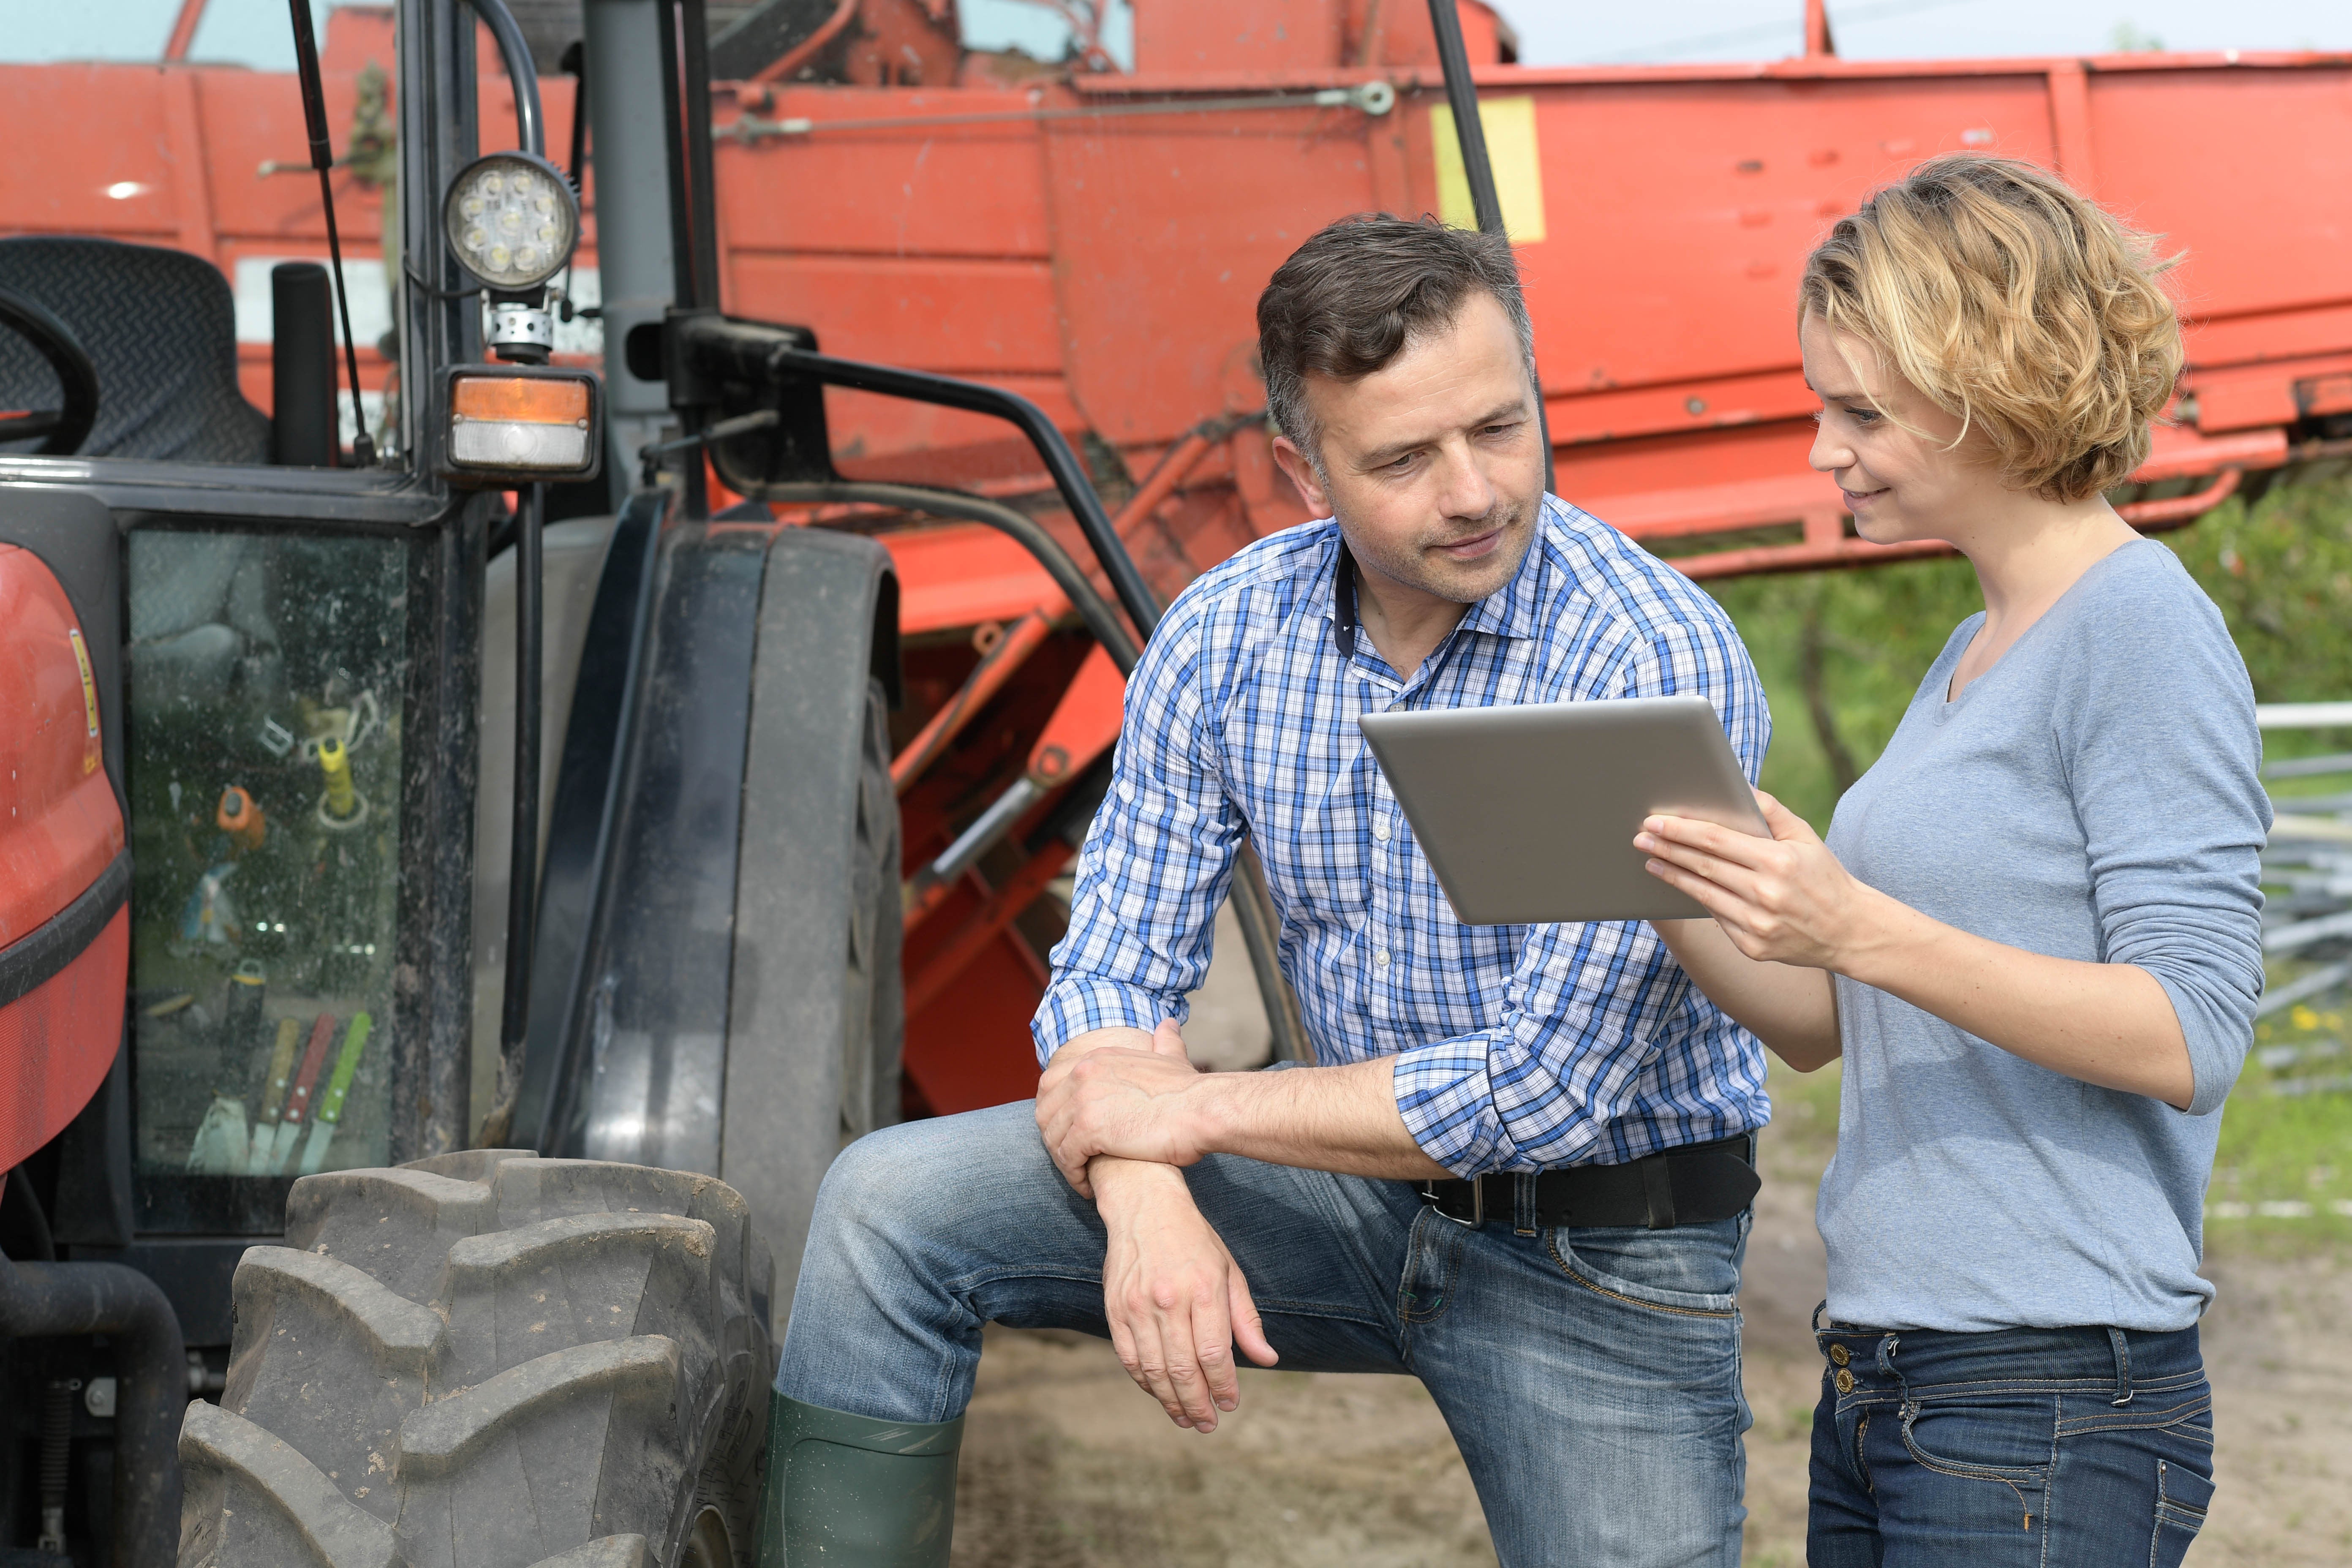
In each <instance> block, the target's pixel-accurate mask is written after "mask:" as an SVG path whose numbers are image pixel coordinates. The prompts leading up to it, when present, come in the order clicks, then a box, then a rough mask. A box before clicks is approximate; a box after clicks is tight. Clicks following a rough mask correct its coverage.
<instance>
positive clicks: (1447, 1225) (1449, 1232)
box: [1397, 1209, 1470, 1323]
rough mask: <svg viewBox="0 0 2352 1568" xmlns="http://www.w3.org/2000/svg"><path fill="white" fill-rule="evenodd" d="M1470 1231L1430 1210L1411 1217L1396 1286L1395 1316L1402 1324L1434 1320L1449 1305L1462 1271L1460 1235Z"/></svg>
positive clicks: (1442, 1313) (1452, 1299)
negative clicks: (1409, 1242)
mask: <svg viewBox="0 0 2352 1568" xmlns="http://www.w3.org/2000/svg"><path fill="white" fill-rule="evenodd" d="M1469 1234H1470V1233H1469V1232H1468V1231H1466V1230H1465V1229H1463V1228H1462V1226H1459V1225H1456V1224H1455V1223H1454V1221H1452V1220H1450V1219H1447V1218H1446V1217H1445V1216H1444V1215H1441V1214H1439V1213H1437V1212H1436V1211H1435V1210H1433V1209H1423V1210H1422V1211H1421V1213H1420V1214H1419V1215H1415V1216H1414V1219H1413V1226H1412V1247H1411V1251H1410V1252H1409V1254H1408V1255H1407V1256H1406V1258H1405V1264H1404V1279H1403V1282H1402V1284H1400V1285H1399V1286H1398V1287H1397V1317H1398V1318H1399V1319H1400V1320H1402V1321H1404V1322H1406V1323H1428V1322H1434V1321H1436V1320H1437V1319H1438V1318H1439V1317H1441V1316H1443V1315H1444V1311H1445V1309H1446V1308H1447V1307H1449V1306H1451V1305H1452V1304H1453V1301H1454V1281H1455V1279H1456V1278H1457V1277H1458V1276H1459V1275H1460V1274H1461V1272H1462V1238H1463V1237H1465V1236H1467V1235H1469Z"/></svg>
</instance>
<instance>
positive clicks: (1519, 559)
mask: <svg viewBox="0 0 2352 1568" xmlns="http://www.w3.org/2000/svg"><path fill="white" fill-rule="evenodd" d="M1533 510H1534V507H1533V505H1532V503H1517V504H1514V505H1512V506H1511V507H1510V508H1509V510H1507V511H1506V510H1503V509H1500V508H1498V509H1497V511H1499V512H1501V515H1502V521H1501V523H1500V527H1501V529H1502V532H1503V537H1502V540H1501V541H1500V542H1499V544H1498V547H1497V548H1498V550H1499V551H1500V552H1507V556H1508V561H1509V566H1508V569H1507V570H1505V569H1503V566H1502V562H1501V559H1500V558H1499V557H1498V556H1489V557H1487V558H1486V560H1484V561H1480V562H1478V563H1475V564H1476V565H1477V566H1479V567H1482V568H1485V569H1486V570H1488V571H1491V572H1493V573H1494V574H1495V575H1494V577H1493V579H1492V581H1490V582H1486V585H1485V586H1484V587H1482V588H1480V589H1478V591H1477V592H1475V593H1473V594H1470V595H1467V596H1466V597H1465V595H1464V592H1463V588H1462V580H1461V579H1460V578H1458V577H1450V576H1441V575H1438V574H1435V573H1433V572H1432V571H1431V570H1430V566H1429V556H1428V555H1427V553H1426V552H1427V551H1428V550H1429V549H1430V548H1432V547H1433V546H1434V545H1439V544H1444V543H1450V542H1454V541H1457V540H1461V539H1475V538H1476V537H1477V536H1478V535H1479V534H1481V533H1484V532H1486V531H1487V530H1488V528H1489V527H1491V526H1494V521H1493V520H1494V517H1495V515H1496V514H1494V513H1489V514H1488V516H1487V517H1486V518H1482V519H1480V520H1479V521H1480V524H1481V526H1479V527H1477V528H1473V529H1469V530H1465V531H1462V532H1459V533H1454V534H1449V535H1447V536H1445V537H1444V538H1441V539H1435V540H1424V541H1422V542H1419V543H1418V544H1416V545H1414V546H1412V547H1411V548H1408V549H1406V550H1404V551H1401V552H1396V553H1394V554H1391V553H1390V552H1388V551H1385V550H1366V549H1365V548H1363V547H1362V546H1360V545H1359V544H1358V543H1357V542H1355V541H1354V540H1349V542H1348V547H1349V550H1350V551H1352V552H1354V553H1355V555H1356V557H1357V561H1358V563H1359V564H1360V565H1363V566H1366V567H1369V568H1370V569H1372V570H1373V571H1376V572H1378V573H1380V574H1381V575H1382V576H1384V577H1388V578H1391V579H1393V580H1394V581H1396V582H1399V583H1402V584H1404V585H1405V586H1407V587H1409V588H1416V589H1419V590H1420V591H1421V592H1422V593H1424V594H1428V595H1432V596H1433V597H1436V598H1440V599H1450V600H1452V601H1453V602H1454V603H1455V604H1457V605H1475V604H1476V603H1477V602H1478V601H1479V600H1481V599H1484V598H1486V596H1487V595H1491V594H1493V593H1495V592H1496V590H1497V589H1499V588H1501V587H1502V586H1503V584H1506V583H1508V582H1509V581H1510V580H1511V579H1512V578H1513V577H1515V576H1517V574H1518V570H1519V567H1520V566H1521V565H1522V564H1524V563H1526V561H1527V552H1528V548H1529V547H1530V546H1531V545H1532V544H1533V543H1534V542H1535V533H1534V531H1533V530H1532V529H1529V528H1528V527H1526V523H1527V521H1528V517H1529V516H1530V515H1531V514H1532V512H1533Z"/></svg>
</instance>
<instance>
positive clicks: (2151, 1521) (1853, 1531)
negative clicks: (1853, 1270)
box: [1805, 1310, 2213, 1568]
mask: <svg viewBox="0 0 2352 1568" xmlns="http://www.w3.org/2000/svg"><path fill="white" fill-rule="evenodd" d="M1814 1329H1815V1335H1816V1337H1817V1338H1818V1339H1819V1341H1820V1342H1821V1348H1822V1358H1823V1362H1824V1370H1823V1372H1822V1402H1821V1404H1820V1405H1818V1406H1817V1407H1816V1408H1815V1409H1814V1412H1813V1460H1812V1508H1811V1522H1810V1525H1809V1527H1808V1530H1807V1531H1806V1548H1805V1551H1806V1561H1807V1562H1808V1563H1811V1564H1812V1565H1813V1568H1864V1565H1865V1564H1866V1565H1868V1568H1945V1565H1946V1564H1950V1565H1951V1568H1959V1565H1960V1564H1964V1563H1965V1564H1969V1568H2001V1565H2002V1564H2011V1563H2014V1564H2020V1565H2023V1564H2032V1568H2108V1565H2110V1564H2113V1565H2114V1568H2122V1565H2123V1564H2126V1563H2129V1564H2132V1565H2133V1568H2142V1565H2144V1564H2149V1565H2155V1568H2172V1565H2174V1564H2177V1563H2179V1561H2180V1558H2181V1554H2182V1553H2183V1552H2187V1551H2188V1550H2189V1542H2190V1541H2191V1540H2193V1539H2194V1538H2195V1536H2196V1534H2197V1530H2198V1527H2199V1526H2200V1525H2201V1524H2203V1523H2204V1522H2205V1509H2206V1505H2207V1504H2209V1503H2210V1502H2211V1501H2212V1500H2213V1396H2212V1390H2211V1388H2210V1386H2209V1385H2208V1384H2207V1383H2206V1381H2205V1367H2204V1363H2203V1362H2202V1361H2201V1360H2200V1358H2199V1356H2198V1353H2197V1331H2196V1330H2195V1329H2193V1328H2192V1329H2183V1330H2180V1331H2179V1332H2177V1333H2164V1334H2159V1333H2141V1332H2126V1331H2123V1330H2121V1329H2101V1328H2084V1329H2001V1330H1998V1331H1994V1332H1991V1333H1978V1334H1958V1333H1944V1332H1937V1331H1922V1330H1916V1329H1906V1330H1902V1331H1889V1330H1882V1329H1862V1328H1853V1327H1850V1326H1848V1325H1846V1324H1843V1323H1829V1324H1827V1325H1826V1326H1824V1325H1823V1323H1822V1314H1821V1312H1820V1311H1819V1310H1816V1311H1815V1313H1814Z"/></svg>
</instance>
